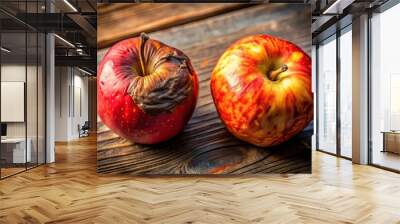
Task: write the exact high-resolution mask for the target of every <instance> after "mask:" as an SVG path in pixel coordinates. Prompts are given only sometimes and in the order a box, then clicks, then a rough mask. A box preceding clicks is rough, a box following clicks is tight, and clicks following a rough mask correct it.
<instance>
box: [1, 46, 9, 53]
mask: <svg viewBox="0 0 400 224" xmlns="http://www.w3.org/2000/svg"><path fill="white" fill-rule="evenodd" d="M0 49H1V50H2V51H4V52H6V53H10V52H11V50H9V49H7V48H5V47H1V48H0Z"/></svg>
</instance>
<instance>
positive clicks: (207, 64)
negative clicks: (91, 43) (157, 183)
mask: <svg viewBox="0 0 400 224" xmlns="http://www.w3.org/2000/svg"><path fill="white" fill-rule="evenodd" d="M310 16H311V14H310V12H309V10H308V8H306V7H304V5H294V6H293V5H283V4H273V5H271V4H264V5H252V6H251V7H247V8H244V9H241V10H236V11H232V12H229V13H224V14H221V15H218V16H214V17H211V18H207V19H203V20H200V21H196V22H192V23H187V24H184V25H179V26H175V27H172V28H169V29H165V30H161V31H157V32H153V33H150V34H149V35H150V37H152V38H155V39H158V40H160V41H162V42H164V43H166V44H169V45H171V46H174V47H177V48H179V49H181V50H183V51H184V52H185V53H186V54H187V55H188V56H189V58H190V59H191V61H192V64H193V66H194V68H195V70H196V72H197V74H198V75H199V81H200V83H199V85H200V92H199V99H198V103H197V107H196V110H195V113H194V115H193V117H192V119H191V120H190V121H189V123H188V125H187V126H186V128H185V129H184V131H183V133H182V134H181V135H179V136H177V137H176V138H174V139H172V140H171V141H168V142H165V143H162V144H159V145H155V146H143V145H135V144H134V143H132V142H129V141H127V140H125V139H123V138H120V137H119V136H117V135H116V134H114V133H113V132H112V131H111V130H109V129H108V128H107V127H106V126H104V125H103V124H102V123H101V122H100V123H99V127H98V149H97V150H98V155H97V159H98V163H97V165H98V172H101V173H126V174H135V175H140V174H216V173H218V174H244V173H247V174H249V173H250V174H256V173H309V172H310V171H311V153H310V151H311V149H310V148H311V146H310V144H311V134H312V127H311V128H308V129H307V130H306V131H304V132H303V133H301V134H300V135H299V136H296V137H294V138H293V139H292V140H290V141H288V142H287V143H284V144H282V145H280V146H277V147H272V148H259V147H255V146H252V145H250V144H247V143H244V142H242V141H240V140H238V139H236V138H235V137H233V136H232V135H231V134H230V133H229V132H228V131H227V130H226V129H225V127H224V125H223V124H222V122H221V120H220V119H219V117H218V114H217V112H216V110H215V107H214V104H213V101H212V97H211V95H210V89H209V81H210V75H211V71H212V69H213V67H214V66H215V64H216V61H217V60H218V58H219V56H220V55H221V54H222V53H223V52H224V51H225V49H226V48H227V47H228V46H229V45H230V44H231V43H233V42H234V41H236V40H237V39H240V38H242V37H245V36H248V35H252V34H260V33H266V34H271V35H275V36H279V37H282V38H284V39H287V40H289V41H292V42H294V43H296V44H297V45H299V46H300V47H302V48H303V49H304V50H305V51H306V52H308V53H310V51H311V33H310V22H311V17H310ZM132 19H133V18H132ZM100 30H101V27H99V31H100ZM104 52H105V50H101V51H99V52H98V60H101V58H102V56H103V55H104Z"/></svg>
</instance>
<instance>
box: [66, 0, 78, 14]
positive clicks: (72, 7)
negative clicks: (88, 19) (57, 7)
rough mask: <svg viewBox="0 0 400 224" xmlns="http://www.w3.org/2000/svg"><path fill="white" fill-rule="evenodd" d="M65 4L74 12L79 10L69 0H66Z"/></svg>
mask: <svg viewBox="0 0 400 224" xmlns="http://www.w3.org/2000/svg"><path fill="white" fill-rule="evenodd" d="M64 2H65V4H67V5H68V6H69V7H70V8H71V9H72V10H73V11H74V12H78V10H77V9H76V8H75V6H73V5H72V4H71V3H70V2H69V1H68V0H64Z"/></svg>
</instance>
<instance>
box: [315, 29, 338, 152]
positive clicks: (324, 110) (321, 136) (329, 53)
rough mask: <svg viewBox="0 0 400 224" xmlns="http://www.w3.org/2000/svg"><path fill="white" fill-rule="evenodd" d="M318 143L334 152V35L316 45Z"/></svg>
mask: <svg viewBox="0 0 400 224" xmlns="http://www.w3.org/2000/svg"><path fill="white" fill-rule="evenodd" d="M317 53H318V61H317V63H318V84H317V85H318V96H317V97H318V103H317V106H318V114H317V116H318V118H317V119H318V137H317V138H318V139H317V141H318V145H317V149H319V150H323V151H326V152H330V153H336V36H333V37H331V38H329V39H328V40H327V41H326V42H324V43H322V44H320V45H319V47H318V52H317Z"/></svg>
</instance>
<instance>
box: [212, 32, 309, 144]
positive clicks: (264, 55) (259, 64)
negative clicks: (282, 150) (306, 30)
mask: <svg viewBox="0 0 400 224" xmlns="http://www.w3.org/2000/svg"><path fill="white" fill-rule="evenodd" d="M211 93H212V96H213V100H214V103H215V105H216V108H217V111H218V114H219V116H220V118H221V119H222V121H223V122H224V123H225V125H226V127H227V129H228V130H229V131H230V132H231V133H232V134H233V135H235V136H236V137H237V138H239V139H241V140H243V141H246V142H249V143H251V144H254V145H257V146H262V147H265V146H273V145H277V144H280V143H282V142H285V141H287V140H288V139H290V138H291V137H293V136H294V135H296V134H297V133H299V132H301V131H302V130H303V129H304V128H305V127H306V126H307V125H308V124H309V122H310V121H311V120H312V118H313V94H312V91H311V59H310V57H309V56H308V55H307V54H306V53H305V52H304V51H303V50H302V49H301V48H299V47H298V46H296V45H295V44H293V43H291V42H289V41H286V40H283V39H280V38H277V37H273V36H269V35H254V36H249V37H245V38H243V39H240V40H238V41H237V42H236V43H234V44H233V45H231V46H230V47H229V48H228V49H227V50H226V51H225V52H224V53H223V55H222V56H221V58H220V59H219V60H218V63H217V65H216V67H215V68H214V70H213V73H212V77H211Z"/></svg>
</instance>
